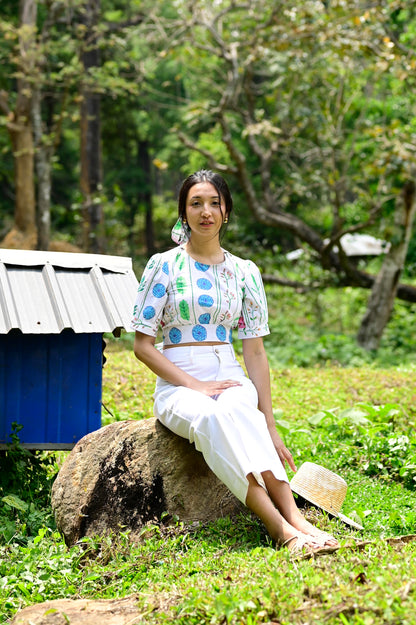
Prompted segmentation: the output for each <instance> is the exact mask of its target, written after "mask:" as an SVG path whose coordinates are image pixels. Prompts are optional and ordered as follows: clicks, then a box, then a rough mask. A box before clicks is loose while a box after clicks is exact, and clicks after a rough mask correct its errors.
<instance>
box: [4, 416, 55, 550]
mask: <svg viewBox="0 0 416 625" xmlns="http://www.w3.org/2000/svg"><path fill="white" fill-rule="evenodd" d="M13 425H14V428H13V432H12V434H11V438H12V442H11V444H10V445H8V447H7V449H6V450H2V451H0V543H1V542H3V541H5V542H8V541H11V540H19V541H21V542H22V543H26V542H27V541H28V539H29V537H30V536H34V535H36V534H37V532H38V530H39V528H40V527H41V526H42V525H43V524H44V523H46V522H47V523H51V524H53V521H52V515H51V510H50V504H49V497H50V489H51V484H52V480H53V477H54V475H55V474H56V472H57V470H58V467H57V464H56V459H55V455H54V454H53V453H47V452H36V451H34V452H31V451H29V450H27V449H24V448H23V447H21V446H20V442H19V437H18V432H19V430H20V427H19V426H18V425H17V424H13Z"/></svg>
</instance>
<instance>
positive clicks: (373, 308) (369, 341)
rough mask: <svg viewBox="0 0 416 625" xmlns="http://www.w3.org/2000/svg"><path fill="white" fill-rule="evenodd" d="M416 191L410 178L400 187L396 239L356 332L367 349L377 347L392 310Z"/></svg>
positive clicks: (413, 210) (410, 226)
mask: <svg viewBox="0 0 416 625" xmlns="http://www.w3.org/2000/svg"><path fill="white" fill-rule="evenodd" d="M415 192H416V186H415V183H414V181H413V180H409V181H408V182H407V183H406V184H405V186H404V188H403V192H402V195H401V201H400V202H399V205H398V207H397V209H396V215H395V235H396V236H395V239H394V240H393V242H392V244H391V248H390V251H389V253H388V254H387V255H386V257H385V260H384V263H383V266H382V268H381V271H380V273H379V274H378V276H377V278H376V280H375V282H374V285H373V288H372V291H371V295H370V298H369V301H368V304H367V310H366V313H365V315H364V317H363V319H362V321H361V326H360V329H359V331H358V334H357V341H358V343H359V345H361V346H362V347H364V348H365V349H367V350H369V351H372V350H376V349H378V347H379V345H380V340H381V337H382V334H383V331H384V328H385V327H386V325H387V323H388V321H389V319H390V316H391V313H392V311H393V307H394V299H395V297H396V292H397V286H398V283H399V279H400V276H401V273H402V271H403V267H404V262H405V259H406V254H407V249H408V247H409V241H410V235H411V232H412V225H413V221H414V217H415V209H416V202H415ZM396 241H397V242H396Z"/></svg>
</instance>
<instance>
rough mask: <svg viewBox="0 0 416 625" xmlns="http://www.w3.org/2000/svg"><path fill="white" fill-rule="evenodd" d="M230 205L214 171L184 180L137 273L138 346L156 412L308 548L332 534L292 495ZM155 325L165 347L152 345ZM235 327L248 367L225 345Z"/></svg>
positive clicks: (296, 549) (279, 528) (280, 529)
mask: <svg viewBox="0 0 416 625" xmlns="http://www.w3.org/2000/svg"><path fill="white" fill-rule="evenodd" d="M232 208H233V202H232V197H231V195H230V191H229V189H228V186H227V183H226V182H225V180H224V179H223V178H222V177H221V176H220V175H219V174H217V173H214V172H211V171H208V170H201V171H198V172H196V173H194V174H192V175H191V176H189V177H188V178H187V179H186V180H185V181H184V182H183V184H182V187H181V189H180V192H179V201H178V212H179V219H178V222H177V223H176V225H175V227H174V229H173V231H172V238H173V239H174V241H175V242H177V243H178V244H179V245H178V247H176V248H174V249H172V250H169V251H168V252H164V253H162V254H155V255H154V256H153V257H152V258H151V259H150V260H149V262H148V264H147V266H146V268H145V271H144V273H143V277H142V280H141V282H140V286H139V291H138V296H137V301H136V305H135V307H134V316H133V322H132V327H133V329H134V330H135V331H136V335H135V343H134V353H135V355H136V357H137V358H138V359H139V360H140V361H142V362H143V363H145V364H146V365H147V366H148V367H149V368H150V369H151V370H152V371H153V372H154V373H156V375H157V383H156V391H155V396H154V400H155V401H154V413H155V416H156V417H157V418H158V419H159V420H160V421H161V422H162V423H163V424H164V425H165V426H166V427H168V428H169V429H170V430H172V431H173V432H175V433H176V434H178V435H179V436H183V437H185V438H187V439H188V440H190V441H191V442H192V443H194V444H195V447H196V448H197V449H198V450H199V451H201V452H202V453H203V455H204V458H205V460H206V462H207V464H208V465H209V467H210V468H211V469H212V471H213V472H214V473H215V474H216V475H217V476H218V477H219V479H220V480H221V481H222V482H224V484H226V486H227V487H228V488H229V489H230V490H231V491H232V492H233V493H234V494H235V495H236V497H238V498H239V499H240V501H242V502H243V503H245V504H246V505H247V506H248V507H249V508H250V510H252V511H253V512H254V513H255V514H256V515H257V516H258V517H259V518H260V519H261V520H262V521H263V523H264V524H265V526H266V528H267V530H268V532H269V534H270V536H271V537H272V539H274V540H275V541H276V542H277V543H278V544H279V545H286V546H287V547H288V548H289V549H290V550H291V551H292V552H293V553H305V552H306V554H307V555H311V554H312V553H315V552H316V551H322V549H326V550H328V548H329V550H330V549H331V548H335V547H336V546H337V541H336V540H335V539H334V538H333V537H332V536H330V535H329V534H327V533H326V532H322V531H320V530H318V529H317V528H316V527H314V526H313V525H311V524H310V523H309V522H308V521H307V520H306V519H305V518H304V517H303V515H302V514H301V513H300V511H299V510H298V508H297V506H296V503H295V501H294V499H293V495H292V491H291V489H290V486H289V483H288V478H287V476H286V472H285V469H284V464H285V462H287V463H288V465H289V466H290V468H291V469H292V470H293V471H296V467H295V464H294V462H293V459H292V455H291V453H290V452H289V450H288V449H287V448H286V447H285V445H284V443H283V441H282V439H281V438H280V436H279V435H278V433H277V431H276V427H275V423H274V418H273V410H272V400H271V391H270V375H269V366H268V360H267V356H266V352H265V349H264V345H263V338H262V337H263V336H265V335H266V334H268V333H269V329H268V322H267V302H266V297H265V293H264V289H263V284H262V280H261V276H260V272H259V270H258V268H257V267H256V265H255V264H254V263H253V262H251V261H247V260H242V259H240V258H238V257H236V256H234V255H232V254H230V253H229V252H227V251H226V250H224V249H223V248H222V247H221V244H220V235H221V233H222V231H223V229H224V228H225V224H226V223H227V222H228V220H229V217H230V215H231V212H232ZM159 327H161V328H162V332H163V350H159V349H158V348H157V347H155V337H156V334H157V331H158V329H159ZM233 328H238V336H239V338H242V345H243V357H244V363H245V366H246V369H247V373H248V377H247V376H246V375H245V373H244V371H243V369H242V367H241V366H240V365H239V363H238V362H237V360H236V358H235V354H234V350H233V347H232V345H231V341H232V338H231V331H232V329H233Z"/></svg>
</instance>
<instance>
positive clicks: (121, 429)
mask: <svg viewBox="0 0 416 625" xmlns="http://www.w3.org/2000/svg"><path fill="white" fill-rule="evenodd" d="M52 508H53V511H54V514H55V519H56V523H57V526H58V528H59V529H60V530H61V531H62V533H63V535H64V536H65V540H66V542H67V544H68V545H71V544H74V543H75V542H76V541H77V540H79V539H80V538H81V537H83V536H92V535H95V534H105V533H107V532H108V531H109V530H115V531H119V530H120V528H121V527H124V528H127V529H130V530H131V531H132V534H133V536H134V534H135V533H136V532H137V531H138V530H140V528H141V527H142V526H143V525H144V524H146V523H147V522H148V521H152V520H156V521H158V520H160V519H161V517H162V515H163V513H168V517H177V518H179V519H180V520H182V521H186V522H194V521H201V522H206V521H212V520H215V519H217V518H219V517H221V516H226V515H230V516H233V515H235V514H236V513H238V512H240V511H241V510H243V509H244V507H243V505H242V504H241V503H240V502H239V501H238V500H237V499H236V498H235V497H234V495H232V494H231V493H230V492H229V491H228V489H227V488H226V487H225V486H224V485H223V484H222V483H221V482H220V481H219V480H218V479H217V477H216V476H215V475H214V474H213V473H212V471H211V470H210V469H209V468H208V466H207V464H206V463H205V460H204V459H203V457H202V454H200V453H199V452H197V451H196V450H195V448H194V446H193V445H191V444H190V443H189V442H188V441H187V440H186V439H183V438H180V437H179V436H176V434H173V433H172V432H170V431H169V430H168V429H166V428H165V427H164V426H163V425H161V424H160V423H159V422H158V421H157V420H156V419H154V418H151V419H145V420H143V421H121V422H116V423H112V424H110V425H107V426H105V427H103V428H101V429H100V430H97V431H95V432H92V433H91V434H87V435H86V436H84V438H82V439H81V440H80V441H79V442H78V443H77V444H76V445H75V447H74V448H73V450H72V451H71V453H70V454H69V456H68V458H67V459H66V461H65V463H64V464H63V466H62V468H61V469H60V471H59V473H58V476H57V478H56V480H55V483H54V485H53V489H52Z"/></svg>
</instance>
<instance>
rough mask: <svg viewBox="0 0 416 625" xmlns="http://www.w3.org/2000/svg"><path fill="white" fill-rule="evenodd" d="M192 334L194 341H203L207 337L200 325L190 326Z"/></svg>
mask: <svg viewBox="0 0 416 625" xmlns="http://www.w3.org/2000/svg"><path fill="white" fill-rule="evenodd" d="M192 336H193V337H194V339H195V341H205V339H206V338H207V331H206V330H205V328H203V327H202V326H194V327H193V328H192Z"/></svg>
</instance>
